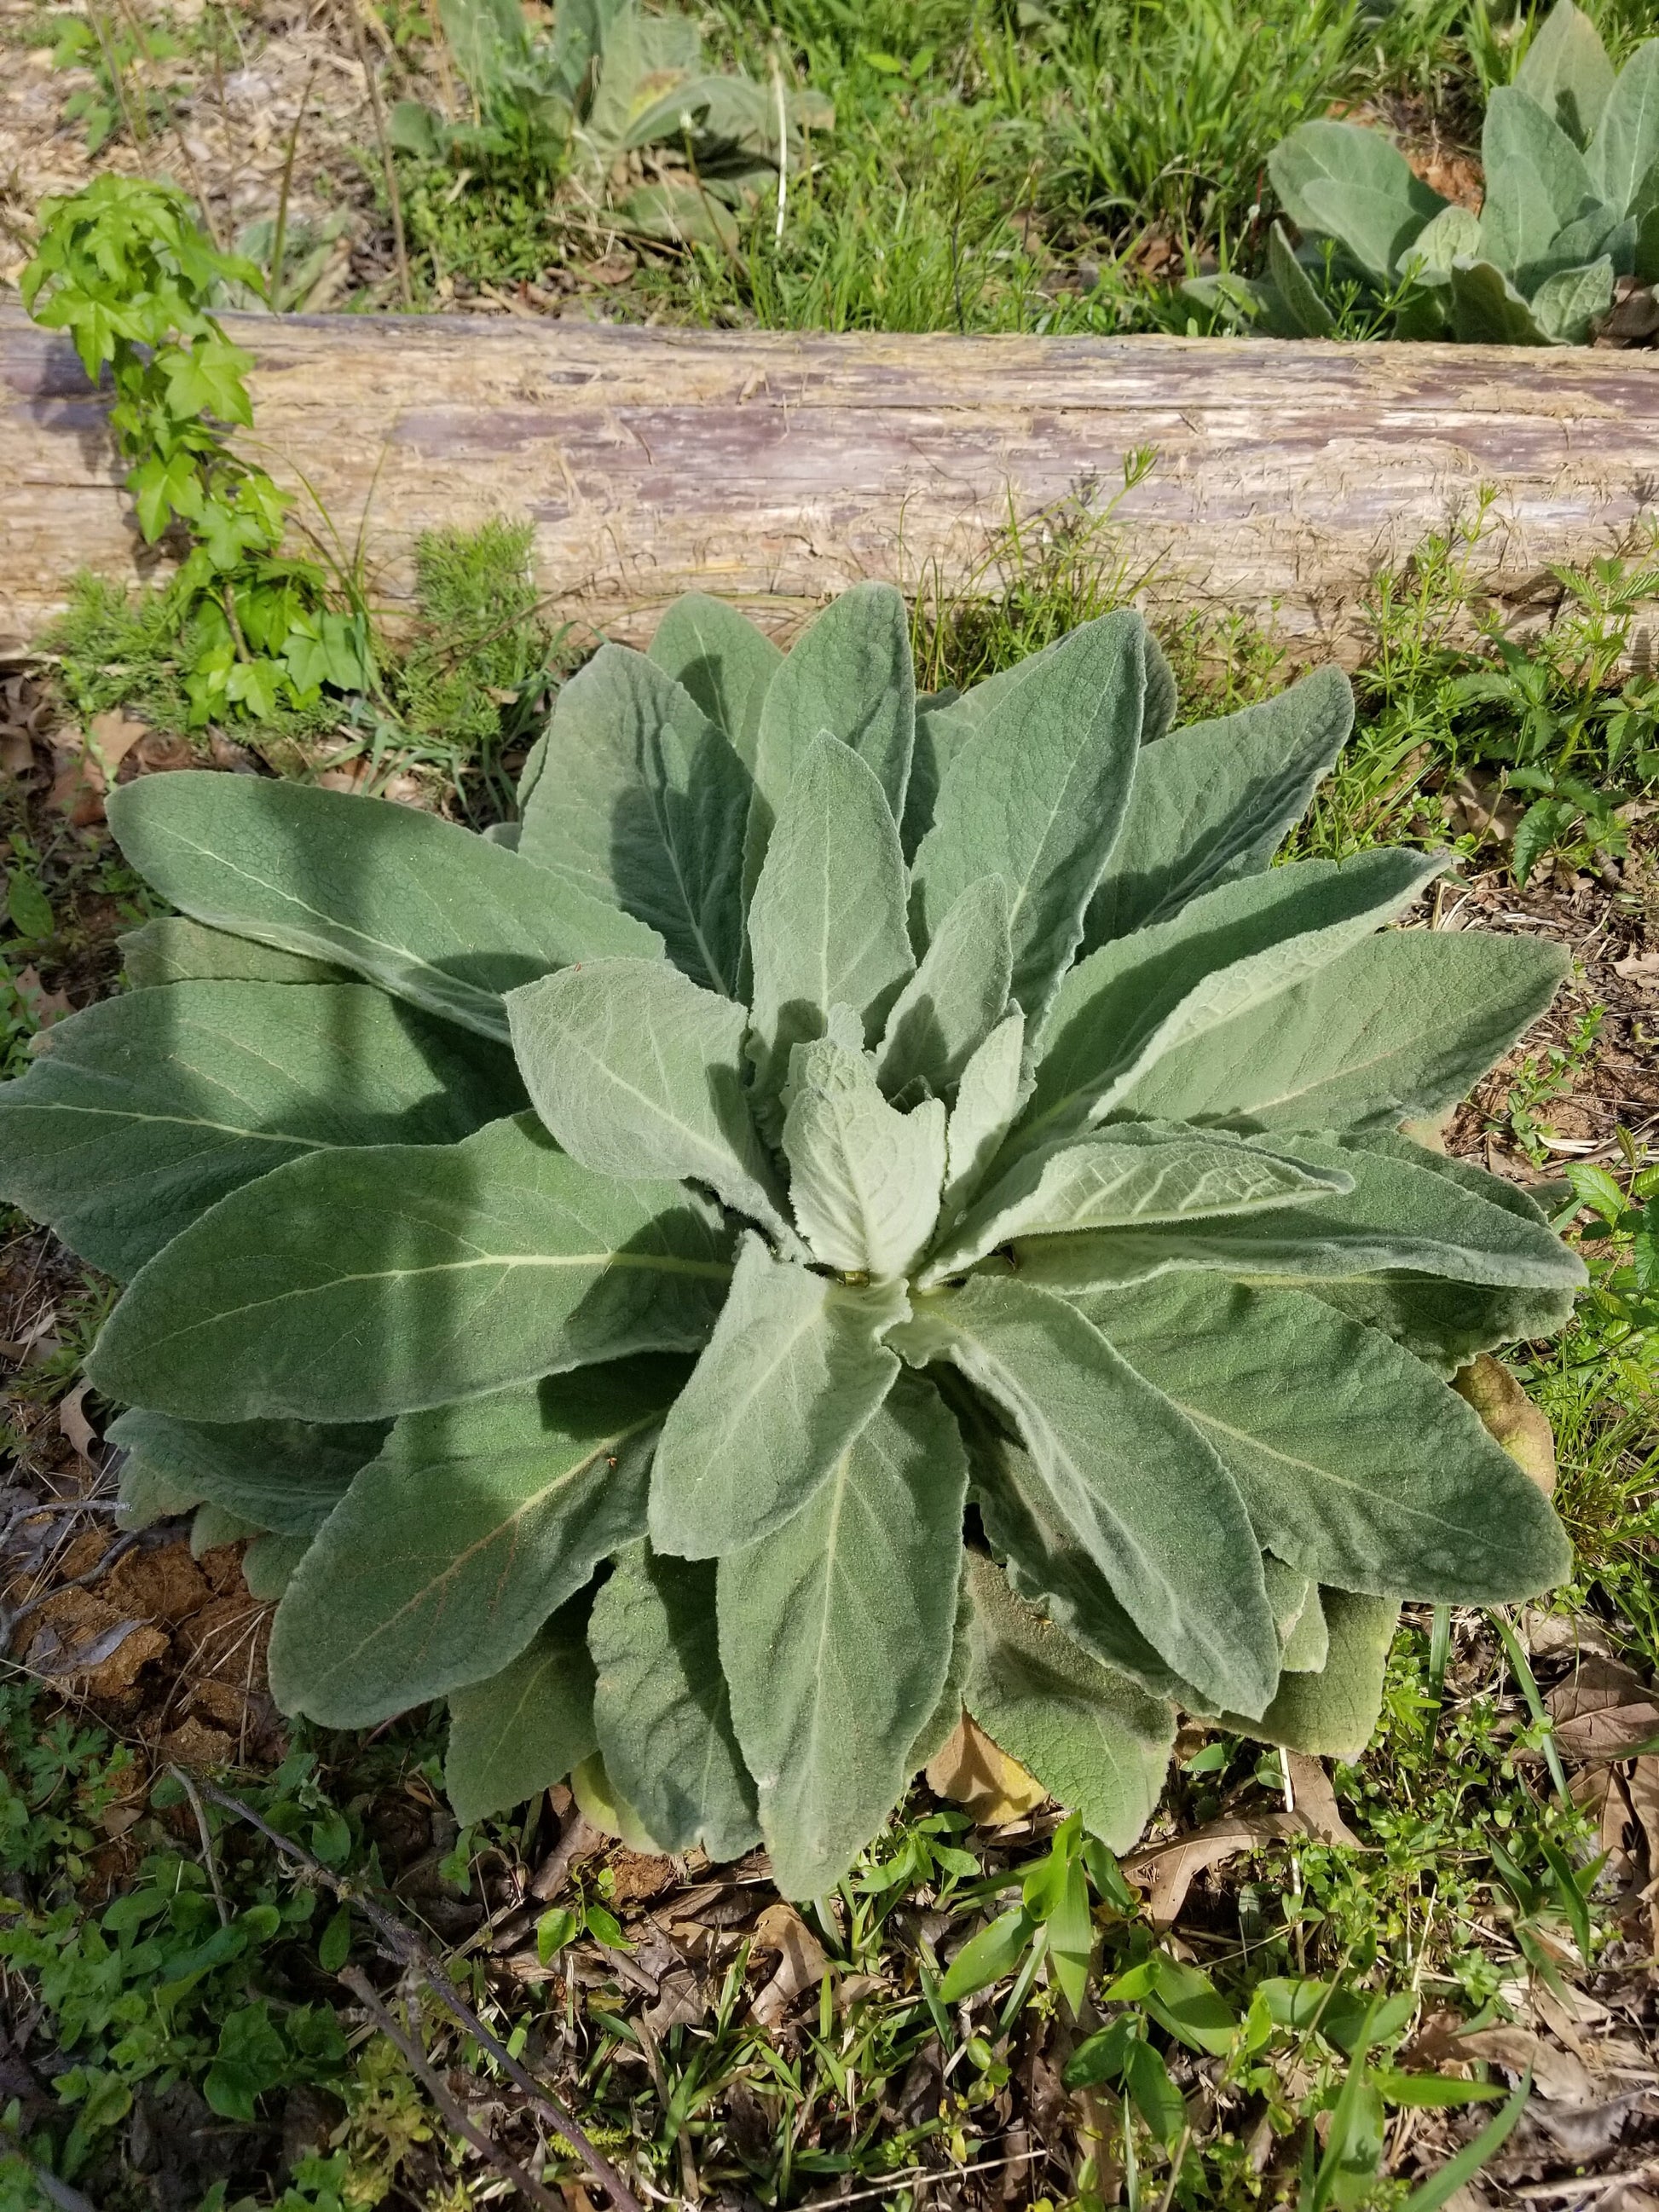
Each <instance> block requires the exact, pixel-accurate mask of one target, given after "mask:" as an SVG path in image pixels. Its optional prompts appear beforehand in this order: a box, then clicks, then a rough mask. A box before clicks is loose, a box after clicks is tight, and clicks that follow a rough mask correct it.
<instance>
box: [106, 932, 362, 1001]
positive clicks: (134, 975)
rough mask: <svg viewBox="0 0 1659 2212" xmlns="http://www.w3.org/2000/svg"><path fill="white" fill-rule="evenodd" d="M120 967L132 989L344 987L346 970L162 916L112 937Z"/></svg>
mask: <svg viewBox="0 0 1659 2212" xmlns="http://www.w3.org/2000/svg"><path fill="white" fill-rule="evenodd" d="M115 941H116V943H117V944H118V945H119V946H120V948H121V965H122V966H123V968H124V969H125V970H126V977H127V981H128V983H129V984H130V985H131V987H132V988H133V989H134V990H135V991H147V990H152V989H155V988H156V987H159V986H160V985H161V984H163V983H349V982H352V981H355V980H356V978H355V977H354V976H353V975H352V973H351V970H350V969H349V968H339V967H336V966H335V965H334V964H333V963H331V962H330V961H327V960H308V959H307V958H306V957H305V956H304V954H303V953H300V952H283V951H278V949H277V947H276V945H260V944H258V942H257V941H256V940H255V939H253V938H251V937H233V936H231V935H230V934H229V933H228V931H226V930H222V929H209V928H207V927H205V926H204V924H203V923H201V922H199V921H185V917H184V916H183V915H178V914H164V915H159V916H158V917H157V918H156V920H155V921H147V922H145V923H144V924H143V926H142V927H140V928H137V929H130V930H128V931H127V932H126V933H125V935H123V936H120V937H118V938H117V939H116V940H115Z"/></svg>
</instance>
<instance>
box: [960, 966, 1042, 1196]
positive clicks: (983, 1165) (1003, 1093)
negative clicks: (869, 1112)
mask: <svg viewBox="0 0 1659 2212" xmlns="http://www.w3.org/2000/svg"><path fill="white" fill-rule="evenodd" d="M1024 1045H1025V1017H1024V1014H1022V1013H1021V1012H1020V1011H1019V1009H1018V1006H1016V1007H1015V1009H1014V1011H1013V1012H1012V1014H1009V1015H1008V1016H1007V1017H1006V1018H1005V1019H1004V1020H1002V1021H1000V1022H999V1023H998V1024H997V1026H996V1028H995V1029H994V1030H992V1032H991V1034H990V1036H987V1038H986V1040H985V1042H984V1043H983V1044H982V1045H981V1047H980V1048H979V1050H978V1051H977V1052H976V1053H975V1054H974V1056H973V1058H972V1059H971V1060H969V1062H968V1065H967V1066H966V1067H964V1068H963V1071H962V1078H961V1080H960V1082H959V1083H958V1084H957V1099H956V1103H955V1105H954V1106H952V1107H951V1118H950V1120H949V1121H947V1122H946V1123H945V1204H944V1212H945V1215H946V1216H947V1218H948V1217H949V1216H950V1215H951V1213H953V1212H956V1211H957V1210H959V1209H960V1208H961V1207H962V1206H965V1205H966V1204H967V1202H968V1200H969V1199H970V1198H971V1197H972V1196H973V1194H974V1193H975V1190H976V1189H977V1188H979V1185H980V1182H981V1179H982V1178H983V1176H984V1175H985V1173H986V1171H987V1169H988V1168H989V1167H990V1165H991V1163H992V1161H993V1160H994V1158H996V1156H997V1154H998V1152H1000V1150H1001V1148H1002V1142H1003V1139H1004V1138H1005V1137H1006V1135H1007V1133H1008V1132H1009V1130H1010V1129H1011V1128H1012V1126H1013V1123H1014V1120H1015V1117H1016V1116H1017V1115H1018V1112H1019V1109H1020V1108H1021V1107H1022V1106H1023V1105H1024V1103H1025V1098H1026V1095H1027V1085H1026V1081H1025V1073H1024Z"/></svg>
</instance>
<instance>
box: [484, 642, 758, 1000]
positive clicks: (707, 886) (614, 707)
mask: <svg viewBox="0 0 1659 2212" xmlns="http://www.w3.org/2000/svg"><path fill="white" fill-rule="evenodd" d="M744 628H745V629H746V628H747V624H744ZM749 794H750V778H749V771H748V770H747V769H746V768H744V764H743V762H742V761H741V760H740V759H739V757H738V754H737V752H736V750H734V749H733V747H732V742H731V739H730V738H729V737H727V735H726V732H724V731H723V730H722V729H720V727H718V726H716V725H715V724H714V722H713V721H711V720H708V719H707V718H706V717H705V716H704V715H703V714H702V712H701V711H700V710H699V709H698V708H697V707H696V704H695V703H694V702H693V701H692V699H691V697H690V694H689V693H687V692H685V691H684V690H681V688H680V686H679V685H678V684H677V683H675V681H674V679H673V678H672V677H671V676H668V675H665V673H664V672H663V671H662V670H661V669H660V668H659V667H658V666H657V665H655V663H654V661H653V660H648V659H647V658H646V657H645V655H644V654H643V653H630V652H629V650H628V649H627V647H624V646H620V645H606V646H602V647H600V649H599V652H598V653H596V654H595V655H594V657H593V659H592V660H590V661H589V662H588V664H587V665H586V668H584V669H583V670H582V671H581V673H580V675H579V676H574V677H572V678H571V680H570V681H569V683H568V684H566V685H565V686H564V687H563V689H562V690H561V691H560V693H559V698H558V704H557V705H556V707H555V708H554V710H553V719H552V720H551V722H550V724H549V725H548V730H547V751H546V755H545V757H544V761H543V763H542V772H541V775H540V776H539V778H538V781H537V784H536V788H535V790H534V792H533V793H532V795H531V798H530V801H529V803H528V805H526V808H525V815H524V833H523V836H521V837H520V841H519V851H520V854H521V856H522V857H523V858H524V859H525V860H530V861H533V862H534V863H535V864H536V866H538V867H541V868H545V869H548V870H550V872H552V873H553V874H554V875H555V876H556V878H559V879H560V881H561V882H562V883H563V882H568V883H571V884H576V885H577V886H578V887H579V888H580V890H583V891H585V892H586V893H587V894H588V895H589V896H592V897H593V898H596V899H599V900H602V901H605V902H608V903H610V904H611V905H614V906H618V907H622V908H626V910H627V911H628V912H629V914H630V915H637V916H638V918H639V920H640V921H642V922H647V923H648V924H649V925H650V926H651V927H652V928H653V929H654V930H658V931H660V933H661V934H662V939H663V942H664V944H665V945H666V946H667V948H668V956H669V957H670V959H671V960H672V961H674V962H675V963H676V964H677V965H678V967H680V968H682V969H684V971H685V973H686V974H687V975H690V977H691V978H692V979H693V980H694V981H696V982H699V983H705V984H707V985H708V987H709V988H710V989H711V990H715V991H724V992H726V994H728V995H730V994H733V993H735V992H736V990H737V988H738V965H739V962H740V959H741V956H742V951H743V887H742V881H741V873H742V864H743V838H744V824H745V823H747V821H748V819H749ZM606 949H607V950H611V951H629V952H631V951H635V950H643V949H644V948H643V947H639V948H636V947H635V946H632V945H629V946H626V947H624V946H620V945H618V946H611V947H608V948H606Z"/></svg>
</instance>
